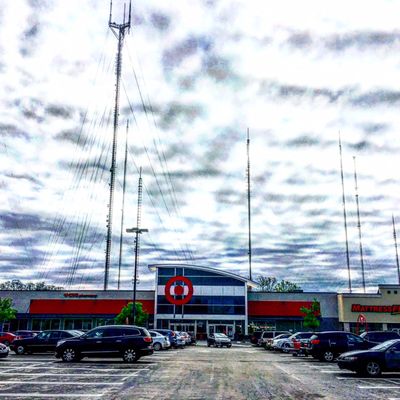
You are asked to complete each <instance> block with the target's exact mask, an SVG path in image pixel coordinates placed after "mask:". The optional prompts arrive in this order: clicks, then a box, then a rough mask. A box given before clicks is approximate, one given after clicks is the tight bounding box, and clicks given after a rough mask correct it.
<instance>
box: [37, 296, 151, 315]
mask: <svg viewBox="0 0 400 400" xmlns="http://www.w3.org/2000/svg"><path fill="white" fill-rule="evenodd" d="M130 301H131V300H111V299H110V300H104V299H103V300H81V299H79V300H78V299H77V300H72V299H68V300H58V299H55V300H31V305H30V313H31V314H72V315H80V314H82V315H83V314H88V315H100V314H119V313H120V311H121V308H122V307H124V306H126V305H127V304H128V303H129V302H130ZM137 302H138V303H142V304H143V309H144V310H145V311H146V312H147V313H148V314H154V300H137Z"/></svg>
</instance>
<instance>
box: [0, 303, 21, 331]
mask: <svg viewBox="0 0 400 400" xmlns="http://www.w3.org/2000/svg"><path fill="white" fill-rule="evenodd" d="M16 314H17V310H15V309H14V308H12V300H11V299H7V298H3V299H2V298H0V327H1V325H2V324H3V322H6V321H11V320H12V319H15V316H16Z"/></svg>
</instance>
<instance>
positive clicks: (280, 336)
mask: <svg viewBox="0 0 400 400" xmlns="http://www.w3.org/2000/svg"><path fill="white" fill-rule="evenodd" d="M289 336H290V335H288V334H287V333H282V335H278V336H276V337H275V340H277V339H286V338H288V337H289Z"/></svg>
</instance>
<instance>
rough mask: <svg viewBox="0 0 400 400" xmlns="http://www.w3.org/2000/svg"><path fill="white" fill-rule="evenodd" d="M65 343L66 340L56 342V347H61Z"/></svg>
mask: <svg viewBox="0 0 400 400" xmlns="http://www.w3.org/2000/svg"><path fill="white" fill-rule="evenodd" d="M65 342H66V340H59V341H58V342H57V346H61V345H62V344H63V343H65Z"/></svg>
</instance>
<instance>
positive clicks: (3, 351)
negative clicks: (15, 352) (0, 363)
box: [0, 343, 10, 358]
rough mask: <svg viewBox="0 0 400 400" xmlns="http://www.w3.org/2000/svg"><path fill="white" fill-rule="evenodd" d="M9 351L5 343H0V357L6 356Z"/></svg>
mask: <svg viewBox="0 0 400 400" xmlns="http://www.w3.org/2000/svg"><path fill="white" fill-rule="evenodd" d="M9 351H10V350H9V348H8V347H7V346H6V345H5V344H3V343H0V358H6V357H7V356H8V353H9Z"/></svg>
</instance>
